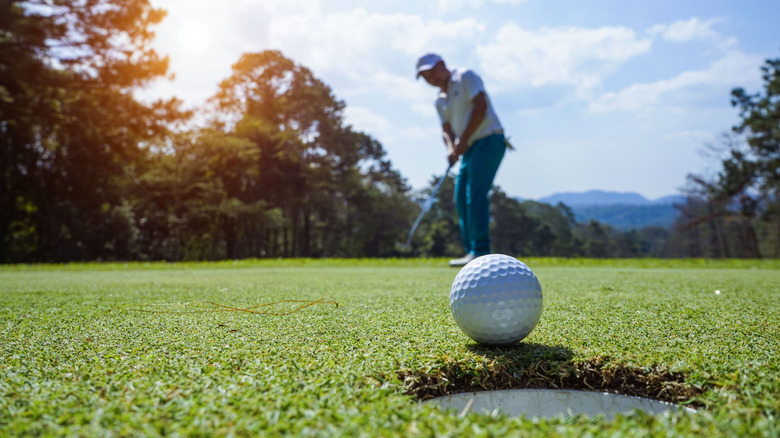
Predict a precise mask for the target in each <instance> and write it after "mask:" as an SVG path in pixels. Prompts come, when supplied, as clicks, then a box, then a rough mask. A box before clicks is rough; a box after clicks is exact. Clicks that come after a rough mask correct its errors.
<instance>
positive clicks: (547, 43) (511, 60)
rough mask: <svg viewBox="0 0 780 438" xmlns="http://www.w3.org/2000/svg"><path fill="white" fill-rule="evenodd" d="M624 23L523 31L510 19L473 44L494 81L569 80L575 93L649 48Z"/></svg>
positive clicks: (511, 84)
mask: <svg viewBox="0 0 780 438" xmlns="http://www.w3.org/2000/svg"><path fill="white" fill-rule="evenodd" d="M651 44H652V41H651V40H650V39H640V38H638V37H637V35H636V33H635V32H634V30H633V29H630V28H627V27H617V26H615V27H601V28H594V29H586V28H578V27H554V28H549V27H545V28H542V29H540V30H539V31H535V32H534V31H529V30H525V29H523V28H521V27H520V26H518V25H516V24H514V23H510V24H506V25H504V26H503V27H502V28H501V29H499V30H498V32H497V33H496V35H495V36H494V38H493V40H492V41H491V42H490V43H488V44H486V45H483V46H480V47H478V48H477V54H478V56H479V59H480V62H481V66H482V70H483V71H484V74H485V76H488V77H490V78H491V79H492V80H493V81H495V82H496V83H497V86H499V87H501V88H504V89H512V88H517V87H519V86H528V85H531V86H535V87H540V86H544V85H560V84H565V85H573V86H575V87H576V88H577V93H578V95H579V96H580V97H584V96H586V95H588V94H589V93H590V92H591V91H592V90H593V89H594V88H596V87H597V86H599V85H600V84H601V83H602V81H603V79H604V77H605V76H607V75H608V74H609V73H611V72H612V71H613V70H614V69H615V68H616V67H617V66H618V65H620V64H621V63H623V62H625V61H627V60H628V59H630V58H632V57H635V56H638V55H641V54H644V53H646V52H648V51H649V50H650V47H651Z"/></svg>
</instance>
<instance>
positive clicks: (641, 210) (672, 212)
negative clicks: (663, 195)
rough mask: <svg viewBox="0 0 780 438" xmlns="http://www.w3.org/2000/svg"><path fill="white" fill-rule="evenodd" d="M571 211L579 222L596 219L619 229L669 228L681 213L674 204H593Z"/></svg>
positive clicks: (572, 208) (574, 208) (573, 208)
mask: <svg viewBox="0 0 780 438" xmlns="http://www.w3.org/2000/svg"><path fill="white" fill-rule="evenodd" d="M571 211H572V213H574V219H575V220H576V221H577V222H579V223H588V222H590V221H591V220H595V221H598V222H601V223H603V224H608V225H610V226H612V227H613V228H616V229H618V230H630V229H640V228H647V227H661V228H669V227H671V226H672V225H673V224H674V221H676V220H677V217H678V216H679V215H680V212H679V211H677V209H676V208H674V205H672V204H660V205H592V206H579V207H571Z"/></svg>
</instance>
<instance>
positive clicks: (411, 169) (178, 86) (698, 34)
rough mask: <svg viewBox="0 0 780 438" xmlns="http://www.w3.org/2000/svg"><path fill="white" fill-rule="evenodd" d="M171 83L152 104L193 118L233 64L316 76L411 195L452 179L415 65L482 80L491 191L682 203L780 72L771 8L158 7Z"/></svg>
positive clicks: (561, 0)
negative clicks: (490, 119) (498, 152)
mask: <svg viewBox="0 0 780 438" xmlns="http://www.w3.org/2000/svg"><path fill="white" fill-rule="evenodd" d="M152 3H153V4H154V5H155V6H158V7H162V8H163V9H166V10H167V11H168V17H167V18H166V20H165V21H164V22H163V23H162V24H161V25H160V26H158V27H157V28H156V31H157V35H158V37H157V40H156V43H155V44H156V48H157V49H158V51H159V52H160V53H163V54H167V55H169V56H170V58H171V70H172V72H173V73H174V74H175V75H176V79H175V80H174V81H160V82H158V83H156V84H155V85H154V86H152V87H151V88H149V89H148V90H146V91H145V92H144V95H145V96H161V97H169V96H173V95H176V96H178V97H180V98H182V99H183V100H184V101H185V103H186V104H187V105H190V106H201V105H202V104H203V103H204V102H205V100H206V99H207V98H208V97H209V96H211V95H213V94H214V93H215V92H216V89H217V84H218V83H219V81H221V80H222V79H224V78H226V77H227V76H228V75H229V74H230V66H231V65H232V64H233V63H235V62H236V61H237V60H238V58H239V57H240V55H241V54H242V53H246V52H252V51H261V50H266V49H275V50H280V51H282V53H284V55H285V56H287V57H289V58H291V59H293V60H294V61H296V62H297V63H299V64H303V65H305V66H306V67H308V68H310V69H311V70H312V71H313V72H314V74H315V75H317V76H318V77H319V78H320V79H322V80H323V81H324V82H325V83H326V84H328V85H329V86H331V88H332V89H333V92H334V94H335V95H336V96H337V97H338V98H339V99H342V100H344V101H345V103H346V105H347V109H346V112H345V116H346V120H347V123H348V124H351V125H352V126H354V128H355V129H357V130H360V131H363V132H366V133H368V134H370V135H372V136H373V137H375V138H376V139H378V140H379V141H380V142H381V143H382V144H383V145H384V147H385V149H386V150H387V152H388V155H389V157H390V159H391V160H392V162H393V164H394V166H395V168H397V169H398V170H399V171H400V172H401V173H402V174H403V175H404V176H405V177H406V178H407V179H408V181H409V183H410V184H411V185H412V186H413V187H415V188H421V187H424V186H426V185H427V184H428V183H429V182H430V180H431V178H432V177H433V176H434V175H438V174H440V173H441V172H442V171H443V169H444V167H445V165H446V164H445V154H444V147H443V144H442V141H441V135H440V126H439V121H438V117H437V116H436V112H435V110H434V107H433V100H434V98H435V96H436V90H435V89H434V88H432V87H430V86H428V85H427V84H425V83H424V82H423V81H416V80H415V70H414V64H415V62H416V59H417V57H418V56H420V55H421V54H423V53H425V52H429V51H433V52H437V53H439V54H441V55H442V56H443V57H444V58H445V60H446V61H447V64H448V66H450V67H465V68H471V69H473V70H474V71H476V72H477V73H479V74H480V75H481V76H482V78H483V80H484V82H485V85H486V88H487V91H488V93H489V95H490V98H491V100H492V102H493V105H494V107H495V108H496V111H497V112H498V115H499V117H500V119H501V121H502V123H503V125H504V127H505V130H506V132H507V134H508V136H509V137H511V139H512V142H513V143H514V144H515V146H516V151H514V152H511V153H509V154H507V156H506V158H505V159H504V162H503V163H502V166H501V168H500V169H499V173H498V176H497V178H496V184H497V185H499V186H501V188H502V189H503V190H504V191H505V192H507V193H508V194H509V195H511V196H518V197H522V198H532V199H535V198H540V197H544V196H546V195H550V194H552V193H556V192H581V191H587V190H592V189H601V190H612V191H619V192H628V191H632V192H638V193H641V194H643V195H645V196H647V197H648V198H651V199H653V198H658V197H661V196H664V195H669V194H675V193H677V192H678V190H679V188H681V187H682V186H683V185H684V184H685V176H686V174H688V173H691V172H693V173H699V174H707V173H711V172H713V171H714V170H715V169H716V168H717V167H716V163H715V162H714V161H713V160H712V159H708V158H705V157H703V156H702V154H701V151H702V149H703V147H704V145H705V144H707V143H713V142H716V141H717V137H718V135H719V134H720V133H722V132H724V131H727V130H729V129H730V127H731V126H733V125H734V124H735V123H736V122H737V121H738V113H737V111H736V109H734V108H732V107H731V105H730V103H729V100H730V91H731V89H732V88H734V87H744V88H746V89H747V90H748V91H750V92H758V91H760V89H761V73H760V67H761V65H762V64H763V62H764V60H765V59H767V58H777V57H780V26H778V25H777V22H776V21H777V17H780V1H777V0H754V1H734V0H706V1H705V0H677V1H667V0H653V1H650V0H642V1H639V0H637V1H627V0H622V1H618V0H591V1H575V0H451V1H445V0H436V1H427V2H426V1H419V0H408V1H407V0H402V1H389V0H375V1H372V2H366V1H355V0H353V1H349V0H330V1H325V0H264V1H256V0H230V1H225V2H219V5H218V6H215V5H216V4H217V3H215V2H213V1H212V0H152Z"/></svg>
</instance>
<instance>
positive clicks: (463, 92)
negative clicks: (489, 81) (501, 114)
mask: <svg viewBox="0 0 780 438" xmlns="http://www.w3.org/2000/svg"><path fill="white" fill-rule="evenodd" d="M480 92H484V93H485V98H486V100H487V112H485V118H484V120H482V123H481V124H480V125H479V127H478V128H477V130H476V131H474V134H473V135H472V136H471V138H470V139H469V140H468V141H467V144H468V145H469V146H471V144H472V143H474V142H475V141H477V140H480V139H482V138H485V137H487V136H489V135H492V134H496V133H500V132H502V128H501V122H500V121H499V120H498V116H497V115H496V112H495V111H494V110H493V105H492V104H491V103H490V99H489V98H487V92H486V91H485V86H484V85H483V84H482V79H480V77H479V76H478V75H477V74H476V73H474V72H473V71H471V70H462V71H461V70H457V69H455V70H452V72H451V77H450V82H449V84H448V85H447V92H446V93H444V92H442V93H439V97H438V98H437V99H436V111H438V113H439V118H440V119H441V122H442V124H444V123H445V122H449V124H450V126H451V127H452V132H454V133H455V135H457V136H458V138H460V136H461V134H463V132H464V131H465V130H466V126H468V123H469V118H470V117H471V111H472V110H473V109H474V105H473V104H472V102H471V101H472V100H473V99H474V98H475V97H476V96H477V94H479V93H480Z"/></svg>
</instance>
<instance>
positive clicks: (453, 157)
mask: <svg viewBox="0 0 780 438" xmlns="http://www.w3.org/2000/svg"><path fill="white" fill-rule="evenodd" d="M447 162H448V163H450V167H452V166H454V165H455V163H457V162H458V154H456V153H455V152H453V153H451V154H449V155H447Z"/></svg>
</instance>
